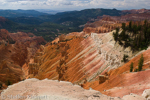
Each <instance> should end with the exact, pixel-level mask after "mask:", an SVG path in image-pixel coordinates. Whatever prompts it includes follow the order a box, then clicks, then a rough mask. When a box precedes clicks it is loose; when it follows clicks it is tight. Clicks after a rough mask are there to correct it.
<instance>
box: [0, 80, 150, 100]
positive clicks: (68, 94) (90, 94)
mask: <svg viewBox="0 0 150 100" xmlns="http://www.w3.org/2000/svg"><path fill="white" fill-rule="evenodd" d="M149 93H150V91H149V90H145V91H144V92H143V96H138V95H135V94H130V95H126V96H124V97H123V98H119V97H109V96H106V95H103V94H101V93H100V92H99V91H95V90H92V89H90V90H85V89H83V88H82V87H80V86H78V85H73V84H72V83H70V82H64V81H60V82H59V81H54V80H48V79H44V80H38V79H35V78H32V79H27V80H25V81H21V82H19V83H16V84H14V85H10V86H9V87H8V88H7V89H6V90H3V92H2V93H1V95H0V100H11V99H12V100H146V98H148V96H149V95H148V94H149Z"/></svg>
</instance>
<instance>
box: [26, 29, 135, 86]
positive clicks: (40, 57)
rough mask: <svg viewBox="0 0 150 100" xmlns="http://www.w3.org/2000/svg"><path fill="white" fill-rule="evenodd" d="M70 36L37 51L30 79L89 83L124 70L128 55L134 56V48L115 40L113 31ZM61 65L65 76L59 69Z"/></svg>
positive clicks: (30, 64)
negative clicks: (102, 75) (110, 73)
mask: <svg viewBox="0 0 150 100" xmlns="http://www.w3.org/2000/svg"><path fill="white" fill-rule="evenodd" d="M67 37H71V38H67V39H68V41H63V42H58V43H55V44H49V45H47V46H46V47H44V49H43V50H41V51H39V52H37V54H36V56H34V61H33V62H31V63H29V64H28V68H29V71H28V73H29V75H28V77H36V78H39V79H45V78H49V79H55V80H58V79H60V80H65V81H70V82H72V83H76V84H82V83H83V82H84V81H85V80H87V81H88V82H90V81H92V80H95V79H96V78H97V77H98V75H101V74H105V73H106V72H108V71H109V70H111V69H116V68H118V67H120V66H121V65H122V64H123V63H122V62H121V60H122V58H123V55H124V54H126V55H128V56H129V57H132V56H133V55H132V52H131V50H130V48H126V49H124V48H123V47H121V46H120V45H119V44H118V43H116V42H115V41H114V39H113V32H109V33H101V34H98V33H91V34H84V33H83V32H81V33H73V34H69V35H67ZM66 48H67V49H66ZM60 65H61V67H62V71H63V73H61V72H58V70H57V68H58V66H60ZM65 68H66V69H67V70H65ZM60 74H62V75H60ZM60 77H61V78H60Z"/></svg>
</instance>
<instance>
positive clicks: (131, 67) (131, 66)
mask: <svg viewBox="0 0 150 100" xmlns="http://www.w3.org/2000/svg"><path fill="white" fill-rule="evenodd" d="M132 71H133V62H132V63H131V65H130V72H132Z"/></svg>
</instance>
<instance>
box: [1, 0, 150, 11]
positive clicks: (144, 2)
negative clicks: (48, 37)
mask: <svg viewBox="0 0 150 100" xmlns="http://www.w3.org/2000/svg"><path fill="white" fill-rule="evenodd" d="M149 5H150V1H148V0H134V1H131V0H107V1H105V0H1V1H0V9H13V10H16V9H24V10H29V9H33V10H36V9H45V10H46V9H47V10H55V11H57V10H61V11H72V10H82V9H91V8H104V9H113V8H115V9H118V10H130V9H142V8H145V9H150V6H149Z"/></svg>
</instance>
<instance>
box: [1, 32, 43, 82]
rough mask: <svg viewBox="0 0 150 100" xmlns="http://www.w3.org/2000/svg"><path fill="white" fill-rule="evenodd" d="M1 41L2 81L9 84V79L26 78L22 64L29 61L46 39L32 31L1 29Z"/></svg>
mask: <svg viewBox="0 0 150 100" xmlns="http://www.w3.org/2000/svg"><path fill="white" fill-rule="evenodd" d="M31 35H32V36H33V37H30V36H31ZM0 43H1V45H0V55H1V57H0V81H1V82H3V83H5V84H6V85H7V82H8V81H9V82H11V83H16V82H18V81H21V80H22V79H24V78H25V77H24V72H23V70H22V69H24V68H25V67H23V68H22V66H23V65H24V64H25V63H28V62H29V60H30V58H31V57H33V55H34V54H35V52H36V51H37V49H38V48H39V47H40V45H41V44H42V43H45V41H44V39H43V38H42V37H37V36H35V35H33V34H31V33H29V34H27V33H23V32H18V33H9V32H8V31H7V30H5V29H1V30H0ZM25 69H26V68H25ZM8 73H9V74H8Z"/></svg>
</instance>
